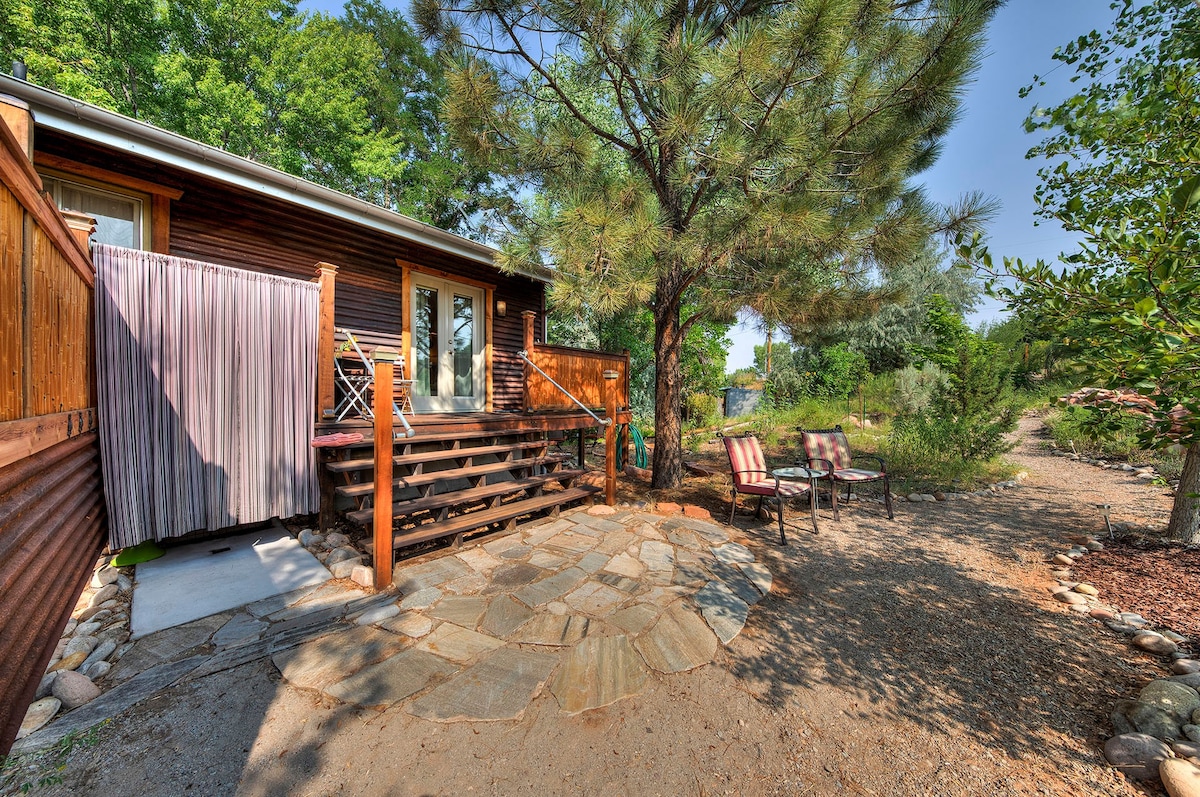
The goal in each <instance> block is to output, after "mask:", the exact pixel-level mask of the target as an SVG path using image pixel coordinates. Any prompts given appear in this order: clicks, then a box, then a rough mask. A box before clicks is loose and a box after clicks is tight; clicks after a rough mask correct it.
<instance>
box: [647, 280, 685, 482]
mask: <svg viewBox="0 0 1200 797" xmlns="http://www.w3.org/2000/svg"><path fill="white" fill-rule="evenodd" d="M675 276H677V275H675V274H673V273H667V274H664V275H663V276H662V277H661V278H660V279H659V286H658V287H659V290H658V297H659V301H658V304H657V305H655V307H654V464H653V467H654V476H653V478H652V480H651V483H650V486H651V487H653V488H654V489H656V490H661V489H668V490H669V489H673V488H675V487H678V486H679V484H680V482H681V481H682V480H683V413H682V395H683V391H682V384H681V380H682V375H681V373H680V354H681V352H682V348H683V337H682V335H681V332H680V319H679V312H680V306H679V305H680V302H679V299H678V298H674V299H673V298H671V297H673V296H677V292H676V291H675V290H673V288H674V285H673V283H674V282H675V280H674V279H673V277H675Z"/></svg>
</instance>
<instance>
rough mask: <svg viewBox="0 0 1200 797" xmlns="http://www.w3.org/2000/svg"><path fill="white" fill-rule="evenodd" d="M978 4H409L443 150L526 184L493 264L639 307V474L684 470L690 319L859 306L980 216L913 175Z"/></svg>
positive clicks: (671, 475)
mask: <svg viewBox="0 0 1200 797" xmlns="http://www.w3.org/2000/svg"><path fill="white" fill-rule="evenodd" d="M998 5H999V2H997V1H993V0H917V1H915V2H903V3H893V2H878V0H806V1H804V2H749V3H741V4H726V3H714V2H693V3H657V2H639V3H634V2H621V1H620V0H588V2H565V0H549V2H538V3H494V2H483V3H480V2H473V1H472V0H448V2H439V0H419V2H415V3H414V5H413V13H414V19H415V21H416V24H417V26H418V28H419V29H420V30H421V31H422V32H423V33H424V34H425V35H426V36H428V37H430V38H431V39H433V40H436V41H437V42H438V43H439V44H440V46H441V47H442V48H443V51H444V53H445V54H446V55H447V56H448V57H449V58H450V59H452V62H453V67H452V69H451V71H450V76H449V85H450V92H449V94H448V97H447V101H446V104H445V115H446V120H447V123H448V125H449V127H450V129H451V130H452V132H453V134H454V136H455V140H456V141H458V142H460V143H461V144H462V145H463V146H464V147H465V148H466V149H467V150H468V151H469V152H470V153H471V155H472V156H473V157H474V158H475V159H476V162H477V163H479V164H480V165H482V166H484V167H486V168H488V169H491V170H495V171H497V172H499V173H501V174H504V175H507V176H509V177H511V178H512V179H514V180H516V181H518V183H520V184H523V185H525V186H527V187H529V188H530V189H531V191H532V192H536V194H532V193H531V196H536V199H533V200H532V201H530V202H528V203H524V205H523V206H519V207H514V208H512V209H513V210H515V211H517V212H514V213H511V214H509V215H508V216H507V217H506V218H505V219H504V223H505V224H506V228H505V229H506V236H505V243H506V257H507V262H508V264H510V265H511V264H514V263H516V262H519V261H524V260H534V261H539V262H547V263H549V264H550V265H551V266H553V268H554V269H555V270H556V274H557V280H556V283H555V286H554V288H553V292H554V294H555V296H554V298H555V300H556V301H557V302H558V303H559V304H560V306H566V307H570V306H571V305H572V304H574V305H584V304H591V305H592V306H594V307H596V309H598V310H599V311H600V312H602V313H606V314H612V313H616V312H619V311H621V310H623V309H624V308H627V307H629V306H631V305H637V304H641V305H643V306H646V307H648V308H649V309H650V310H651V312H652V313H653V318H654V329H655V332H654V334H655V340H654V349H655V355H656V368H655V378H656V385H655V394H656V420H655V433H656V441H655V451H654V485H655V486H656V487H672V486H675V485H676V484H677V483H678V482H679V479H680V477H681V472H682V470H681V466H682V446H681V424H680V419H681V410H680V407H681V401H680V399H681V396H682V387H683V385H682V372H681V367H680V351H681V347H682V342H683V340H684V338H685V336H686V333H687V331H688V329H689V328H690V327H691V325H693V324H695V323H697V322H698V321H700V320H701V319H704V318H709V319H718V320H732V319H733V317H734V315H735V313H736V311H737V310H739V309H740V308H742V307H752V308H753V309H755V310H756V311H758V312H759V313H760V314H761V315H762V316H763V317H764V319H765V320H766V321H767V322H768V323H778V322H781V321H788V322H792V323H796V324H801V323H809V324H811V323H814V322H815V321H817V320H819V319H829V318H836V317H844V316H845V315H848V314H852V313H860V312H863V311H866V310H870V309H872V307H874V306H875V305H877V304H878V291H877V286H878V273H879V271H880V270H886V269H889V268H891V267H893V266H894V265H896V264H897V263H900V262H905V261H907V260H908V259H910V258H911V257H912V256H913V254H914V253H915V252H917V251H920V250H921V249H922V248H923V247H924V246H925V245H926V242H927V240H928V238H929V236H930V235H931V234H934V233H935V232H937V231H938V230H945V229H948V228H953V227H954V226H955V224H956V223H961V222H963V221H964V220H971V219H974V218H977V217H978V215H979V213H980V211H981V209H982V207H981V206H982V204H983V203H981V202H979V201H978V198H968V200H967V201H965V202H964V204H963V206H962V207H960V208H956V209H953V210H947V209H940V208H936V207H934V206H932V205H931V203H930V202H929V201H928V200H927V199H926V198H925V196H924V195H923V193H922V191H921V190H920V189H919V188H918V187H916V186H914V184H913V182H912V178H913V177H914V176H915V175H917V174H919V173H920V172H921V171H922V170H924V169H926V168H927V167H928V166H929V165H930V164H932V163H933V161H934V160H935V159H936V157H937V154H938V142H939V140H940V139H941V137H942V136H944V135H945V133H946V132H947V131H948V130H949V128H950V126H951V125H952V123H953V121H954V119H955V115H956V113H957V110H958V105H959V101H960V99H961V94H962V91H963V87H964V85H965V82H966V80H967V79H968V78H969V76H970V74H971V73H972V71H973V70H974V68H975V66H976V59H977V57H978V53H979V49H980V45H981V42H982V36H983V31H984V27H985V25H986V23H987V21H988V19H989V18H990V16H991V14H992V12H993V11H994V10H995V8H996V7H997V6H998ZM685 307H688V308H691V311H690V312H688V313H686V314H685V313H684V311H683V309H684V308H685Z"/></svg>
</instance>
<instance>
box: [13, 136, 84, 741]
mask: <svg viewBox="0 0 1200 797" xmlns="http://www.w3.org/2000/svg"><path fill="white" fill-rule="evenodd" d="M0 182H2V183H3V185H2V186H0V662H3V664H2V665H0V755H5V754H7V752H8V750H9V748H10V747H11V746H12V742H13V739H14V738H15V737H16V733H17V730H18V728H20V725H21V721H22V720H23V719H24V716H25V709H26V707H27V706H28V705H29V703H30V701H31V700H32V699H33V694H34V691H35V690H36V689H37V685H38V682H39V681H40V680H41V677H42V673H43V672H44V670H45V667H46V664H47V663H48V662H49V661H50V658H51V656H52V655H53V653H54V647H55V645H56V644H57V642H58V639H59V635H60V634H61V632H62V629H63V627H64V626H65V625H66V623H67V620H68V618H69V617H70V614H71V610H72V609H73V608H74V606H75V601H76V600H77V599H78V597H79V594H80V593H81V592H82V591H83V588H84V586H85V585H86V584H87V581H88V579H89V578H90V577H91V571H92V567H93V566H94V565H95V562H96V558H97V556H98V555H99V554H100V551H101V548H102V546H103V541H104V537H105V534H106V528H105V510H104V502H103V498H102V493H101V483H100V482H101V480H100V461H99V460H100V450H99V444H98V441H97V435H96V432H95V428H96V421H95V419H96V414H95V408H94V398H93V397H94V394H95V370H94V367H93V358H92V348H93V341H94V337H93V336H94V330H93V324H92V283H93V271H92V268H91V263H90V262H88V258H87V256H86V254H85V252H84V251H83V249H82V248H81V247H80V246H79V245H78V244H77V242H76V240H75V239H74V238H73V237H72V232H71V230H70V229H69V228H68V226H67V225H66V223H65V222H64V220H63V218H62V216H61V215H60V214H59V213H58V211H57V209H55V208H54V206H53V204H52V203H50V202H49V201H48V200H47V199H46V198H45V197H44V196H42V195H41V189H42V185H41V181H40V180H39V179H38V177H37V174H36V173H35V172H34V171H33V168H32V165H31V164H30V163H29V160H28V158H27V156H26V154H25V153H24V151H23V150H22V149H21V145H20V144H19V143H18V142H17V140H16V138H14V136H13V134H12V132H11V131H10V130H9V128H8V127H7V125H6V124H4V123H2V122H0Z"/></svg>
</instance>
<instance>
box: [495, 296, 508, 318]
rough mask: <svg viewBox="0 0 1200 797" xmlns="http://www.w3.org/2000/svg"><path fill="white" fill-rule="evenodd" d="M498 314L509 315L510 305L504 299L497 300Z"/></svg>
mask: <svg viewBox="0 0 1200 797" xmlns="http://www.w3.org/2000/svg"><path fill="white" fill-rule="evenodd" d="M496 315H498V316H500V317H501V318H504V316H506V315H508V305H507V304H506V303H505V302H504V300H503V299H497V300H496Z"/></svg>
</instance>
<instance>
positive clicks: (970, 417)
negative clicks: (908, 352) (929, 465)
mask: <svg viewBox="0 0 1200 797" xmlns="http://www.w3.org/2000/svg"><path fill="white" fill-rule="evenodd" d="M926 310H927V316H926V327H927V330H928V332H929V334H930V336H931V337H932V338H933V343H932V344H931V345H930V346H928V347H923V348H920V349H919V350H918V354H919V355H920V356H921V357H922V358H923V359H924V360H925V361H927V362H929V363H932V364H933V365H935V366H937V368H938V370H939V371H940V372H941V376H942V377H943V379H942V380H936V379H935V380H934V381H935V382H937V384H936V387H935V389H934V391H933V398H932V400H931V401H930V403H929V406H928V409H924V410H917V411H914V412H910V413H906V414H902V415H901V416H899V417H898V418H897V419H896V423H895V424H894V426H893V430H892V433H891V442H890V445H891V446H892V447H893V449H896V450H902V449H905V448H909V447H911V446H912V445H913V444H914V442H916V441H919V442H920V448H921V450H923V451H924V452H925V454H926V455H929V456H933V455H935V454H936V455H937V456H943V457H947V458H948V459H950V460H957V461H959V462H974V461H980V460H987V459H991V458H992V457H994V456H996V455H997V454H999V453H1001V452H1002V451H1005V450H1007V448H1008V443H1007V442H1006V441H1005V435H1006V434H1007V433H1008V432H1011V431H1012V430H1013V429H1015V428H1016V425H1017V408H1016V406H1015V405H1014V404H1013V402H1012V401H1011V400H1010V396H1009V392H1010V386H1009V382H1008V372H1007V370H1006V368H1005V364H1004V362H1003V360H1002V358H1000V357H999V356H998V347H997V345H996V344H994V343H991V342H989V341H987V340H984V339H983V338H982V337H980V336H979V335H978V334H976V333H975V332H973V331H971V328H970V327H968V326H967V324H966V322H965V321H963V318H962V315H961V314H959V313H958V312H957V311H956V310H955V309H954V308H953V306H952V305H951V304H950V302H949V301H948V300H946V299H945V298H944V297H942V296H937V295H934V296H932V297H930V298H929V299H928V300H926ZM939 449H940V451H939ZM930 452H935V454H931V453H930Z"/></svg>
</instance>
